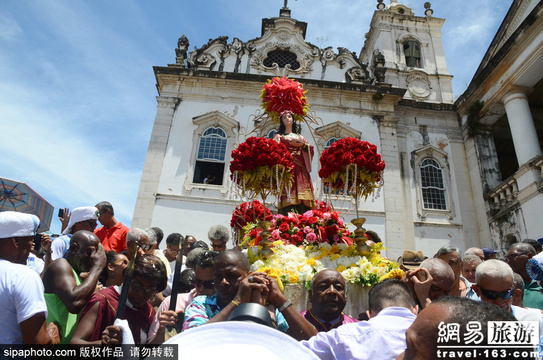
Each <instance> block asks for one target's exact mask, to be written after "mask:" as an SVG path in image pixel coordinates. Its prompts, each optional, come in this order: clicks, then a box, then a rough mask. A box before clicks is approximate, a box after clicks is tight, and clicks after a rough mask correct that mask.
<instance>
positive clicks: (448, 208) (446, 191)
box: [411, 145, 456, 221]
mask: <svg viewBox="0 0 543 360" xmlns="http://www.w3.org/2000/svg"><path fill="white" fill-rule="evenodd" d="M411 156H412V161H413V165H414V167H413V171H414V175H415V184H416V185H415V189H416V193H417V195H416V196H417V213H418V215H419V218H420V219H421V220H422V221H434V220H436V219H439V218H443V217H446V218H447V219H448V220H452V219H454V218H455V217H456V210H455V205H454V200H453V199H454V196H453V194H452V192H453V188H452V185H451V176H452V175H451V170H450V168H449V161H448V154H447V152H445V151H443V150H442V149H440V148H437V147H435V146H432V145H426V146H424V147H422V148H420V149H418V150H415V151H413V152H412V153H411ZM428 217H430V218H428Z"/></svg>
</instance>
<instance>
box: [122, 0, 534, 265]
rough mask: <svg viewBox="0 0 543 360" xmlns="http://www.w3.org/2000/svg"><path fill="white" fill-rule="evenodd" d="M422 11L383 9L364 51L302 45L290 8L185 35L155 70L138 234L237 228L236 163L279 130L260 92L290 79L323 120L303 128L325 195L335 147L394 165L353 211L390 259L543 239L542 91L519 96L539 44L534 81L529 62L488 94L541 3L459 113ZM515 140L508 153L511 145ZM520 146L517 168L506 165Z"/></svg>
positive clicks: (515, 14) (523, 15) (346, 200)
mask: <svg viewBox="0 0 543 360" xmlns="http://www.w3.org/2000/svg"><path fill="white" fill-rule="evenodd" d="M516 4H518V6H516ZM526 4H529V5H528V6H526ZM513 8H515V9H513ZM416 10H417V12H418V11H419V10H420V12H421V13H422V15H421V14H419V15H415V10H414V9H411V8H409V7H407V6H405V5H402V4H399V3H398V2H397V1H396V0H391V1H390V4H388V5H386V4H384V3H383V1H382V0H379V1H378V4H377V10H376V11H375V12H374V14H373V18H372V21H371V24H370V29H369V32H368V33H367V34H366V39H365V42H364V44H363V47H362V50H361V51H360V53H359V54H356V53H353V52H350V51H348V50H347V49H345V48H338V49H337V52H336V51H334V50H333V49H332V48H331V47H328V48H324V49H323V48H319V47H317V46H315V45H313V44H311V43H309V42H307V41H306V40H305V37H306V31H310V28H309V27H308V24H306V23H305V22H303V21H300V20H296V19H294V18H293V17H292V16H291V12H290V10H289V9H288V7H287V6H285V7H283V8H282V9H280V11H279V16H278V17H273V18H266V19H263V20H262V32H261V36H260V37H258V38H255V39H252V40H242V39H238V38H234V39H232V40H229V39H228V38H227V37H219V38H217V39H214V40H210V41H209V42H208V43H207V44H204V45H203V46H201V47H200V48H195V49H194V50H193V51H191V52H188V51H187V49H188V47H189V40H188V39H187V38H186V37H185V36H184V35H183V37H181V38H180V39H179V41H178V47H177V49H176V62H175V64H170V65H167V66H156V67H154V72H155V77H156V81H157V89H158V97H157V103H158V105H157V113H156V117H155V122H154V127H153V131H152V135H151V140H150V143H149V149H148V153H147V157H146V161H145V165H144V170H143V175H142V179H141V184H140V189H139V193H138V198H137V203H136V209H135V212H134V218H133V221H132V225H133V226H135V227H149V226H158V227H160V228H162V229H163V230H164V232H165V233H166V234H169V233H172V232H180V233H182V234H183V235H186V234H192V235H194V236H195V237H196V238H197V239H199V240H206V241H207V231H208V229H209V228H210V227H211V226H213V225H215V224H223V225H226V226H229V224H230V219H231V216H232V211H233V210H234V208H235V207H236V206H237V205H238V204H239V203H241V202H242V201H245V200H242V199H240V197H239V195H238V193H239V192H238V191H236V189H235V187H234V185H233V184H232V181H231V180H230V171H229V163H230V160H231V159H230V154H231V152H232V150H233V149H235V147H236V146H237V145H238V144H239V143H241V142H243V141H245V139H246V137H248V136H264V137H273V135H274V134H275V132H276V131H277V128H276V126H275V125H274V124H273V123H272V122H271V121H267V120H266V118H265V117H263V116H261V115H262V109H261V99H260V97H259V95H260V90H261V89H262V86H263V85H264V84H265V83H266V81H267V80H268V79H271V78H272V77H275V76H288V77H289V78H293V79H296V80H297V81H299V82H301V83H302V84H303V86H304V89H305V90H307V94H306V96H307V98H308V102H309V108H310V111H311V115H312V116H313V117H314V118H315V119H317V120H318V121H317V122H316V123H315V124H310V126H308V125H307V124H303V125H302V135H303V136H304V137H305V138H307V139H308V140H309V142H310V143H312V144H313V145H314V146H315V150H316V151H315V156H314V158H313V163H312V165H313V166H312V168H313V171H312V173H311V177H312V181H313V185H314V188H315V195H316V197H317V199H318V200H326V199H327V197H328V196H327V195H326V194H325V193H326V189H324V188H323V186H322V183H321V180H320V179H319V177H318V169H319V166H320V163H319V156H320V153H321V152H322V151H323V150H324V149H325V148H326V147H327V146H330V145H331V144H332V143H333V142H334V141H336V140H338V139H341V138H345V137H354V138H357V139H360V140H364V141H368V142H370V143H373V144H375V145H376V146H377V148H378V152H379V153H380V154H381V156H382V158H383V160H384V161H385V163H386V168H385V171H384V175H383V177H384V186H383V187H382V188H381V189H380V194H379V196H377V197H374V198H371V197H370V198H368V199H367V200H366V201H361V202H359V215H360V216H361V217H365V218H366V219H367V220H366V224H365V226H364V227H365V228H366V229H367V230H373V231H375V232H377V233H378V234H379V236H380V237H381V239H382V240H383V241H384V242H385V246H386V247H387V248H388V252H387V255H388V256H389V257H390V258H397V257H398V256H400V255H401V254H402V252H403V251H404V250H415V249H416V250H422V252H423V253H424V254H425V255H427V256H432V255H433V254H434V253H435V252H436V251H437V250H438V249H439V248H440V247H441V246H444V245H448V244H452V245H455V246H457V247H459V248H460V249H461V250H464V249H466V248H468V247H471V246H478V247H483V246H492V247H494V248H498V247H503V246H505V245H504V244H505V241H506V239H508V240H507V241H511V240H512V239H513V238H514V239H515V241H516V240H522V239H524V238H527V237H531V238H536V239H537V238H538V237H543V231H541V230H540V229H541V228H542V227H541V226H540V225H539V226H538V224H537V223H538V221H537V219H536V217H537V216H536V215H537V211H534V209H536V208H537V207H538V206H539V208H541V205H543V196H542V195H541V193H540V189H541V187H540V185H541V181H542V179H541V168H542V167H543V158H541V157H540V155H541V146H540V143H539V141H538V132H539V130H537V129H536V127H537V126H536V125H534V124H537V122H538V121H539V123H541V119H540V117H541V113H539V115H538V118H537V120H538V121H536V118H535V117H534V118H532V116H531V115H530V109H531V104H532V103H534V105H536V106H537V105H539V106H540V105H541V95H540V94H541V92H540V91H539V95H537V97H536V98H535V99H533V98H530V95H529V94H527V95H525V96H524V97H522V96H521V95H515V94H518V91H516V89H517V86H516V85H519V86H520V87H521V88H522V90H524V91H527V90H529V88H530V87H531V88H532V90H533V89H534V88H535V89H536V91H535V92H534V91H531V92H530V91H528V93H530V94H531V93H537V90H540V88H541V81H539V80H538V81H535V83H534V80H536V79H535V78H534V77H533V76H531V74H532V73H533V72H537V68H538V67H539V71H541V69H543V66H542V64H541V50H540V49H542V48H543V46H541V44H539V46H536V45H537V44H535V45H533V49H531V50H532V52H537V50H536V49H539V58H538V59H537V60H536V62H534V63H533V64H532V65H533V69H532V70H533V71H532V73H528V69H525V68H522V66H521V64H519V65H518V67H517V68H516V69H514V70H517V71H526V72H527V73H526V74H524V77H525V78H524V80H523V81H520V82H519V83H518V84H515V83H513V82H511V83H510V85H511V89H510V90H511V91H504V92H503V93H502V92H501V90H500V89H496V87H492V84H495V83H497V84H499V81H501V79H502V78H500V76H501V77H503V78H505V77H507V76H508V75H507V69H508V68H507V66H510V65H511V62H512V61H513V60H514V59H511V60H510V61H509V60H507V64H503V66H502V64H499V62H500V61H505V57H507V55H506V56H505V57H504V56H499V58H497V59H496V56H497V54H501V53H500V51H502V49H504V50H503V52H506V54H509V53H510V52H511V46H517V45H518V44H517V43H516V41H518V38H519V37H523V36H529V39H527V40H526V41H529V40H530V39H531V40H532V41H533V40H534V39H533V37H534V36H535V35H534V34H526V32H527V31H528V29H526V26H527V27H528V28H530V27H532V26H534V24H536V25H537V26H539V28H538V29H535V30H534V33H536V34H539V37H541V36H542V35H541V34H542V32H541V25H540V21H541V19H540V17H539V13H540V12H541V4H538V1H535V0H534V1H517V0H515V1H514V2H513V6H512V10H510V13H511V14H508V17H507V18H506V19H505V20H504V24H505V23H506V22H507V24H505V25H503V24H502V27H505V28H504V29H503V34H500V33H498V34H497V37H499V36H505V35H506V34H507V36H508V39H506V40H504V41H502V42H500V40H496V39H495V40H494V42H493V44H492V46H491V49H489V53H487V55H486V56H485V59H484V60H483V64H481V68H480V69H479V71H478V73H477V74H476V76H475V77H474V80H473V81H472V84H470V87H469V88H468V90H467V91H466V93H465V94H463V95H462V96H461V97H460V98H459V99H458V101H457V103H456V104H455V100H454V96H453V91H452V84H451V79H452V75H451V74H449V71H448V69H447V64H446V61H445V56H444V52H443V47H442V41H441V27H442V25H443V23H444V21H445V20H444V19H442V18H437V17H434V16H433V12H434V11H433V9H432V8H431V5H430V3H426V4H425V5H424V9H416ZM534 12H535V15H534ZM534 18H535V19H534ZM528 20H529V21H531V23H530V25H525V22H526V21H528ZM517 29H522V33H521V34H517V32H518V31H517ZM500 31H502V29H500ZM538 41H541V39H539V40H538ZM527 46H528V47H529V45H527ZM527 51H528V50H527ZM512 56H513V57H515V56H520V54H519V53H518V52H515V54H512ZM522 59H524V58H522ZM522 59H519V61H521V60H522ZM532 60H533V59H532ZM538 65H539V66H538ZM493 72H495V73H493ZM537 76H539V77H538V78H537V79H541V74H538V75H537ZM522 90H520V91H521V92H522ZM498 93H499V94H498ZM506 94H509V95H510V98H511V99H510V98H509V97H507V96H505V95H506ZM504 96H505V98H506V99H508V100H504ZM519 98H520V100H519ZM504 101H505V103H504ZM537 102H539V104H535V103H537ZM473 104H475V105H473ZM508 104H509V105H508ZM477 106H478V107H477ZM474 107H477V109H476V110H473V108H474ZM517 108H520V109H521V110H517ZM509 109H510V110H509ZM539 109H541V107H539ZM500 111H501V112H500ZM517 111H521V112H522V119H521V120H518V121H519V122H522V123H520V124H518V126H517V124H516V122H515V124H514V125H513V124H512V121H511V120H509V126H510V127H511V131H510V132H509V133H508V134H509V135H507V134H506V135H503V134H502V133H503V132H504V128H508V126H507V124H508V122H507V119H508V118H509V117H510V116H512V114H515V115H516V114H517ZM539 111H540V110H539ZM515 121H516V120H515ZM529 123H531V126H532V127H531V128H529V129H527V128H526V124H529ZM517 127H518V128H520V129H522V130H519V131H520V133H519V134H517V133H516V130H515V131H514V130H513V128H515V129H516V128H517ZM526 133H529V135H530V140H529V141H530V149H529V150H526V151H524V150H520V149H519V150H517V146H518V147H519V148H522V147H523V146H524V145H526V144H525V143H524V141H523V140H522V139H523V137H524V136H526ZM507 136H509V140H512V141H510V143H512V145H511V144H509V143H507V145H503V144H505V143H506V141H505V140H504V139H503V137H507ZM519 137H520V138H519ZM539 138H541V136H539ZM502 141H503V143H502ZM526 141H528V140H526ZM509 145H511V146H509ZM513 145H514V146H513ZM502 146H508V147H507V148H502ZM513 148H514V151H516V154H517V158H518V164H517V168H516V169H514V165H513V164H510V163H508V164H507V165H505V161H509V162H511V161H510V160H511V159H510V158H511V152H512V151H513ZM519 154H521V155H519ZM519 156H520V157H519ZM503 159H506V160H503ZM502 160H503V161H504V165H503V169H502V166H501V165H502ZM498 163H499V165H498ZM507 176H509V177H507ZM268 201H269V200H268ZM331 201H332V203H333V205H334V207H335V209H336V210H339V211H341V212H342V215H343V217H344V219H345V220H346V221H350V220H351V219H353V218H354V217H356V216H355V209H354V202H353V201H352V200H351V198H350V197H346V196H342V195H333V196H331ZM272 208H273V205H272ZM532 212H533V218H534V220H535V222H533V221H532V220H530V219H529V216H528V215H530V214H532ZM352 229H354V227H353V228H352ZM230 246H231V245H230Z"/></svg>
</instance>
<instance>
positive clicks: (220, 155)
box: [193, 127, 227, 185]
mask: <svg viewBox="0 0 543 360" xmlns="http://www.w3.org/2000/svg"><path fill="white" fill-rule="evenodd" d="M226 143H227V140H226V132H225V131H224V130H223V129H221V128H220V127H210V128H207V129H206V130H205V131H204V133H203V134H202V137H200V144H199V145H198V155H197V156H196V166H195V168H194V179H193V182H195V183H204V184H211V185H222V180H223V174H224V165H225V156H226Z"/></svg>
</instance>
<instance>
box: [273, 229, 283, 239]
mask: <svg viewBox="0 0 543 360" xmlns="http://www.w3.org/2000/svg"><path fill="white" fill-rule="evenodd" d="M271 234H272V238H273V239H274V240H279V238H280V237H281V234H280V232H279V230H278V229H275V230H273V231H272V233H271Z"/></svg>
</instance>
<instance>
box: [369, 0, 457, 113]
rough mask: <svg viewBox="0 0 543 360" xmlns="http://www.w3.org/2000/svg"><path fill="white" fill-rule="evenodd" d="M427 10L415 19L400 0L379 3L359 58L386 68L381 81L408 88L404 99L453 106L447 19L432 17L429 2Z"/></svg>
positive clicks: (426, 6)
mask: <svg viewBox="0 0 543 360" xmlns="http://www.w3.org/2000/svg"><path fill="white" fill-rule="evenodd" d="M424 7H425V12H424V14H425V16H415V14H414V12H413V11H412V9H410V8H409V7H407V6H405V5H402V4H399V3H398V1H397V0H390V5H388V6H386V5H385V4H384V3H383V0H378V4H377V11H375V12H374V14H373V18H372V20H371V25H370V31H369V32H368V33H366V39H365V42H364V47H363V48H362V50H361V51H360V56H359V58H360V60H361V61H363V62H364V63H366V64H371V65H372V66H375V68H376V69H379V67H381V71H383V70H382V68H384V69H386V71H385V76H384V79H383V77H381V78H378V80H381V82H384V83H387V84H391V85H392V86H393V87H400V88H407V90H408V91H407V92H406V93H405V96H404V100H412V101H417V102H430V103H444V104H453V103H454V95H453V92H452V83H451V80H452V76H451V75H450V74H449V70H448V69H447V64H446V62H445V54H444V52H443V44H442V41H441V27H442V26H443V23H444V22H445V19H440V18H435V17H433V12H434V11H433V10H432V9H431V4H430V3H429V2H426V3H425V4H424ZM383 57H384V65H382V62H383V61H382V59H383Z"/></svg>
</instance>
